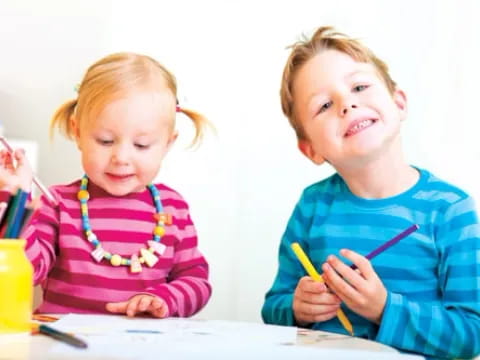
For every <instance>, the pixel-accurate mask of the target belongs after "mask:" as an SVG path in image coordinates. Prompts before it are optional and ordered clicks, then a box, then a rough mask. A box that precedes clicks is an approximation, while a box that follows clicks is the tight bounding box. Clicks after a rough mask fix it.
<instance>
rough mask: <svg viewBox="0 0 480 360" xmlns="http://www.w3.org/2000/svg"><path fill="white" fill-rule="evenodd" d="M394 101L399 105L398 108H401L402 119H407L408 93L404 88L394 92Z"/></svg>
mask: <svg viewBox="0 0 480 360" xmlns="http://www.w3.org/2000/svg"><path fill="white" fill-rule="evenodd" d="M393 101H394V102H395V105H397V108H398V110H400V114H401V120H405V118H406V117H407V95H406V94H405V92H404V91H403V90H402V89H398V88H397V89H395V92H394V93H393Z"/></svg>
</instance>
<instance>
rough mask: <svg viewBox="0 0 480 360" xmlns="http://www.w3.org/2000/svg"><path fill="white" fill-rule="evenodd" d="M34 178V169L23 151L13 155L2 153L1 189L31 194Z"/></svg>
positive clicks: (3, 151) (0, 168)
mask: <svg viewBox="0 0 480 360" xmlns="http://www.w3.org/2000/svg"><path fill="white" fill-rule="evenodd" d="M14 160H15V161H14ZM14 162H16V166H15V164H14ZM32 178H33V173H32V169H31V167H30V165H29V163H28V161H27V158H26V157H25V151H24V150H23V149H19V150H15V152H14V153H13V154H11V153H9V152H8V151H6V150H1V151H0V189H3V190H7V191H10V192H15V191H16V190H17V189H19V188H20V189H22V190H24V191H27V192H30V189H31V186H32Z"/></svg>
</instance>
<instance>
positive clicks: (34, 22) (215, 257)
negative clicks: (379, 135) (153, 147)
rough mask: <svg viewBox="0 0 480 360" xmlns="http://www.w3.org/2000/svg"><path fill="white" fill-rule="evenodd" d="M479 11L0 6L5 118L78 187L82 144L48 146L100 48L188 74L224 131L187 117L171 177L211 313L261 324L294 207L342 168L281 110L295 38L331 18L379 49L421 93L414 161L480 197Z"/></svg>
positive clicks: (53, 174)
mask: <svg viewBox="0 0 480 360" xmlns="http://www.w3.org/2000/svg"><path fill="white" fill-rule="evenodd" d="M479 16H480V2H478V1H475V0H470V1H468V0H451V1H448V0H443V1H441V0H438V1H434V0H428V1H427V0H424V1H417V0H402V1H395V2H394V1H382V0H378V1H366V0H364V1H356V0H351V1H340V0H337V1H324V0H315V1H306V0H290V1H269V2H266V1H265V2H262V1H260V0H256V1H247V0H243V1H220V0H218V1H213V0H206V1H194V0H192V1H184V0H175V1H173V0H172V1H143V0H136V1H105V0H103V1H102V0H97V1H93V0H84V1H81V2H79V1H61V0H58V1H54V0H44V1H41V2H39V1H34V0H31V1H29V0H1V1H0V44H1V48H0V49H1V50H0V54H1V57H0V64H1V66H0V121H1V122H2V123H3V125H4V127H5V132H6V135H7V136H9V137H12V138H21V139H27V140H33V141H35V142H37V143H38V149H39V155H38V175H39V177H40V178H41V179H42V180H43V182H44V183H45V184H47V185H51V184H56V183H62V182H67V181H68V182H69V181H71V180H73V179H76V178H78V177H79V176H80V175H81V174H82V171H81V168H80V164H79V154H78V152H77V149H76V147H75V145H74V144H73V143H71V142H69V141H67V140H64V139H63V138H62V137H61V136H56V138H55V140H54V142H53V143H51V142H49V139H48V126H49V120H50V117H51V115H52V114H53V112H54V110H55V109H56V108H57V107H58V106H59V105H60V104H61V103H63V102H64V101H66V100H68V99H70V98H73V97H74V96H75V92H74V87H75V84H77V83H78V82H79V81H80V79H81V78H82V76H83V74H84V71H85V70H86V68H87V67H88V66H89V65H90V64H91V63H93V62H94V61H96V60H98V59H99V58H101V57H103V56H105V55H107V54H109V53H111V52H116V51H136V52H141V53H145V54H148V55H151V56H153V57H155V58H157V59H158V60H159V61H160V62H161V63H163V64H164V65H166V66H167V67H168V68H169V69H170V70H171V71H172V72H173V73H174V74H175V75H176V76H177V79H178V83H179V98H180V101H181V105H183V106H185V107H191V108H194V109H196V110H198V111H201V112H202V113H204V114H205V115H206V116H207V117H208V118H209V119H210V120H211V121H212V122H213V123H214V124H215V126H216V128H217V135H214V134H210V135H208V136H207V137H206V139H205V142H204V144H203V146H201V147H200V148H199V149H198V150H196V151H192V150H188V149H186V145H187V144H188V143H189V141H190V139H191V135H192V134H193V131H192V126H191V124H190V121H189V120H188V119H187V118H185V117H182V116H179V118H178V127H179V129H180V132H181V137H180V139H179V142H178V144H177V145H176V146H175V148H174V149H173V151H172V152H171V153H170V155H169V156H168V157H167V159H166V161H165V163H164V166H163V168H162V170H161V172H160V174H159V180H161V181H163V182H165V183H166V184H168V185H170V186H172V187H174V188H175V189H177V190H178V191H179V192H180V193H182V194H183V195H184V197H185V198H186V199H187V200H188V201H189V203H190V206H191V212H192V217H193V220H194V221H195V223H196V225H197V230H198V233H199V241H200V248H201V250H202V251H203V252H204V254H205V255H206V256H207V258H208V260H209V263H210V266H211V280H212V283H213V297H212V299H211V301H210V303H209V304H208V306H207V307H206V308H205V310H203V311H202V313H201V314H200V316H201V317H204V318H209V319H228V320H250V321H260V309H261V305H262V303H263V297H264V294H265V292H266V291H267V290H268V288H269V287H270V285H271V283H272V280H273V276H274V274H275V270H276V266H277V257H276V256H277V248H278V243H279V240H280V237H281V235H282V233H283V230H284V228H285V225H286V223H287V220H288V217H289V216H290V213H291V211H292V210H293V207H294V205H295V202H296V201H297V200H298V198H299V196H300V193H301V190H302V189H303V188H304V187H305V186H307V185H309V184H311V183H313V182H315V181H318V180H320V179H322V178H324V177H325V176H326V175H328V174H330V173H331V169H329V168H328V167H327V166H322V167H316V166H314V165H313V164H312V163H310V162H309V161H308V160H306V159H305V158H303V157H302V155H301V154H300V153H299V151H298V150H297V149H296V140H295V136H294V133H293V131H292V130H291V129H290V128H289V125H288V122H287V120H286V119H285V118H284V117H283V115H282V113H281V110H280V102H279V88H280V76H281V72H282V69H283V66H284V64H285V60H286V57H287V55H288V51H287V50H286V49H285V48H286V46H288V45H290V44H291V43H292V42H294V41H296V40H298V39H299V38H300V36H301V35H302V33H303V34H307V35H308V34H311V33H312V31H313V30H314V29H315V28H316V27H318V26H320V25H334V26H335V27H337V29H338V30H340V31H342V32H346V33H347V34H349V35H351V36H354V37H357V38H359V39H361V40H362V41H363V42H364V43H365V44H367V45H368V46H370V47H371V48H372V49H373V50H374V51H375V52H376V53H377V55H378V56H379V57H380V58H382V59H384V60H385V61H386V62H387V63H388V64H389V66H390V68H391V73H392V76H393V78H394V79H395V80H396V81H397V83H398V84H399V86H400V87H401V88H403V89H404V90H405V91H406V92H407V95H408V99H409V118H408V120H407V121H406V122H405V124H404V129H403V134H404V136H403V138H404V145H405V149H406V153H407V158H408V161H409V162H410V163H412V164H415V165H417V166H420V167H424V168H427V169H429V170H430V171H432V172H434V173H435V174H436V175H438V176H440V177H442V178H444V179H445V180H448V181H451V182H453V183H455V184H456V185H459V186H460V187H462V188H464V189H465V190H467V191H468V192H470V193H471V194H472V195H473V196H475V197H476V198H477V199H478V198H479V197H480V175H479V172H478V168H479V163H480V156H479V155H480V150H479V147H478V132H479V130H480V125H479V122H480V118H479V115H478V112H479V111H478V103H479V102H478V93H479V90H480V86H479V84H480V73H479V70H478V64H480V40H479V38H480V36H479V35H480V30H479V26H478V24H477V21H478V18H479Z"/></svg>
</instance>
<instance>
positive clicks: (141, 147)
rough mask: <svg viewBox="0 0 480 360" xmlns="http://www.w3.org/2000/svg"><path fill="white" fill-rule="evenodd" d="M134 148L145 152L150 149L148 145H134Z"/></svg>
mask: <svg viewBox="0 0 480 360" xmlns="http://www.w3.org/2000/svg"><path fill="white" fill-rule="evenodd" d="M135 147H136V148H137V149H140V150H146V149H148V148H149V147H150V145H144V144H135Z"/></svg>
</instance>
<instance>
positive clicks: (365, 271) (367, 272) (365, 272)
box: [340, 249, 376, 279]
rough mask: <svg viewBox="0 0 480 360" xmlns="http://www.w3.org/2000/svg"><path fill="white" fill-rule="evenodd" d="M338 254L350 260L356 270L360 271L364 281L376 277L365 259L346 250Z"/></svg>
mask: <svg viewBox="0 0 480 360" xmlns="http://www.w3.org/2000/svg"><path fill="white" fill-rule="evenodd" d="M340 254H342V256H345V257H346V258H347V259H349V260H351V261H352V262H353V263H354V264H355V265H356V266H357V268H358V270H360V272H361V273H362V276H363V277H364V278H365V279H371V278H372V277H376V273H375V271H374V270H373V267H372V264H371V263H370V261H369V260H368V259H367V258H366V257H364V256H362V255H360V254H358V253H356V252H355V251H352V250H348V249H342V250H340Z"/></svg>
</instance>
